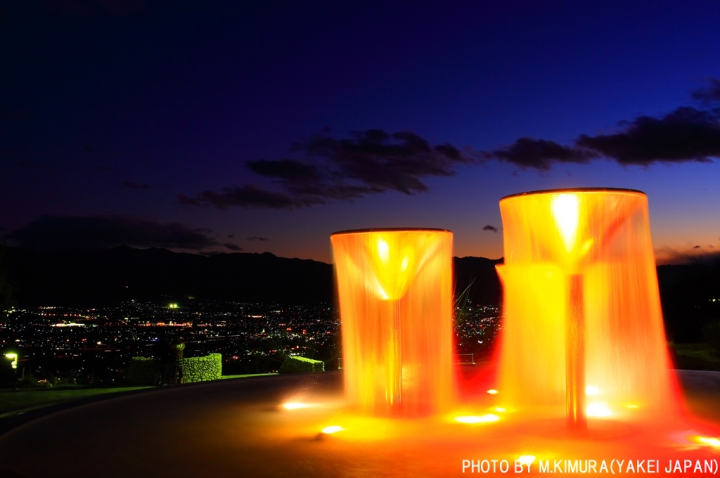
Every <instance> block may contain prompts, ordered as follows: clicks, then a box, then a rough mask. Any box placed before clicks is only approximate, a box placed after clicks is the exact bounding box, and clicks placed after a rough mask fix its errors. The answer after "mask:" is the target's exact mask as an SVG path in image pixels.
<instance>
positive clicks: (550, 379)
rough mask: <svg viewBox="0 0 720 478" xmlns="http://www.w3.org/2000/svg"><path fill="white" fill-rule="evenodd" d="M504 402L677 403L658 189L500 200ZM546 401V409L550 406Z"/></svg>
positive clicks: (597, 407) (596, 407) (553, 406)
mask: <svg viewBox="0 0 720 478" xmlns="http://www.w3.org/2000/svg"><path fill="white" fill-rule="evenodd" d="M500 210H501V213H502V221H503V229H504V248H505V264H504V265H502V266H498V267H497V270H498V273H499V274H500V277H501V280H502V283H503V286H504V294H505V295H504V311H505V321H504V326H503V335H502V349H501V353H500V389H501V392H502V394H503V400H504V401H505V402H506V403H507V404H509V405H512V406H514V407H516V408H517V409H518V410H532V414H534V416H548V417H549V416H562V413H563V410H564V411H565V415H566V416H567V420H568V424H569V425H570V427H572V428H578V429H583V428H585V427H586V417H587V416H590V417H593V416H596V417H612V418H613V419H618V420H625V419H631V420H635V419H638V420H639V419H642V418H643V417H650V416H651V415H654V416H657V413H658V412H675V411H676V410H677V403H678V400H677V396H676V393H675V392H674V390H675V387H674V383H673V379H672V376H671V374H670V363H669V360H668V354H667V346H666V341H665V335H664V329H663V323H662V314H661V308H660V299H659V294H658V285H657V276H656V271H655V261H654V256H653V249H652V244H651V240H650V226H649V216H648V203H647V197H646V196H645V194H644V193H641V192H639V191H633V190H611V189H577V190H568V191H539V192H533V193H525V194H518V195H514V196H509V197H506V198H504V199H502V200H501V201H500ZM541 410H544V411H541Z"/></svg>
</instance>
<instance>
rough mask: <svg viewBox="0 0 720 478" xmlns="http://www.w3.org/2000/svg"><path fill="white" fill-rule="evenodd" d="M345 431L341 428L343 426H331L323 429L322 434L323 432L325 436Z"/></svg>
mask: <svg viewBox="0 0 720 478" xmlns="http://www.w3.org/2000/svg"><path fill="white" fill-rule="evenodd" d="M343 430H345V429H344V428H343V427H341V426H338V425H331V426H329V427H325V428H323V429H322V432H323V433H324V434H326V435H332V434H333V433H337V432H340V431H343Z"/></svg>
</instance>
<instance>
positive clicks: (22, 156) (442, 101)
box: [0, 0, 720, 262]
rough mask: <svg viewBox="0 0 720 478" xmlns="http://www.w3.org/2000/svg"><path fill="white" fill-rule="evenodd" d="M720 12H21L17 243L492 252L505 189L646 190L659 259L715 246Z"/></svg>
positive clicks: (13, 47)
mask: <svg viewBox="0 0 720 478" xmlns="http://www.w3.org/2000/svg"><path fill="white" fill-rule="evenodd" d="M719 18H720V3H718V2H716V1H688V2H665V1H657V0H648V1H627V0H625V1H587V2H577V1H527V2H522V1H517V2H498V1H487V2H483V1H467V2H441V1H437V2H433V1H422V2H418V1H382V2H381V1H325V2H310V1H243V2H236V1H226V2H220V1H218V2H172V1H157V2H151V1H141V0H136V1H124V2H121V1H119V0H85V1H81V0H64V1H49V0H48V1H23V2H5V3H3V5H2V6H0V64H1V65H2V66H1V67H0V205H1V207H0V227H2V228H3V229H2V230H1V231H0V233H3V234H5V235H6V240H7V241H8V243H10V244H15V245H25V246H28V247H37V248H48V247H71V246H81V247H100V246H111V245H116V244H120V243H126V244H129V245H132V246H135V247H150V246H157V247H169V248H171V249H174V250H183V251H189V252H199V251H201V252H211V251H224V252H232V251H236V250H243V251H246V252H262V251H270V252H273V253H275V254H277V255H280V256H287V257H300V258H312V259H318V260H324V261H328V262H329V261H330V260H331V256H330V246H329V235H330V234H331V233H332V232H334V231H337V230H344V229H355V228H367V227H396V226H413V227H436V228H446V229H450V230H452V231H453V232H454V234H455V254H456V255H459V256H466V255H476V256H486V257H492V258H496V257H500V256H501V255H502V232H501V230H500V229H501V222H500V214H499V210H498V200H499V199H500V198H502V197H503V196H506V195H509V194H513V193H517V192H522V191H527V190H537V189H549V188H560V187H588V186H603V187H627V188H633V189H640V190H643V191H645V192H646V193H647V194H648V196H649V200H650V206H651V225H652V232H653V242H654V246H655V248H656V252H657V253H658V257H659V259H660V261H661V262H663V261H666V260H668V258H669V257H675V256H677V255H678V254H679V255H683V254H700V253H713V252H715V251H717V250H719V249H720V187H718V186H719V185H720V163H719V162H718V160H717V159H716V158H718V157H720V120H719V116H720V115H719V114H718V111H719V110H718V107H720V81H719V80H718V79H720V29H719V28H718V27H717V25H718V24H717V21H718V19H719ZM397 133H399V134H397ZM518 140H520V141H518ZM487 226H491V227H487ZM492 228H496V229H498V230H500V231H499V232H494V231H493V230H492ZM696 246H700V247H696Z"/></svg>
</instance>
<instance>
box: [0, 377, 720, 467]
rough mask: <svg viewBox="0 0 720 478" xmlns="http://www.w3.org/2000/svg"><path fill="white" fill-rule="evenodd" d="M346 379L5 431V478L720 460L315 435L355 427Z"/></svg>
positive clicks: (467, 434) (374, 428) (163, 397)
mask: <svg viewBox="0 0 720 478" xmlns="http://www.w3.org/2000/svg"><path fill="white" fill-rule="evenodd" d="M680 375H681V377H683V381H684V382H687V383H688V387H690V388H692V387H695V389H697V390H700V391H703V390H705V391H708V390H709V391H710V392H712V393H715V389H714V388H713V387H715V386H716V385H717V386H718V389H717V390H720V374H717V375H716V376H710V377H708V375H698V374H693V373H690V374H687V375H686V374H684V373H682V372H681V373H680ZM341 380H342V375H341V374H340V373H336V372H334V373H324V374H303V375H292V376H282V377H261V378H250V379H241V380H226V381H219V382H210V383H204V384H193V385H187V386H180V387H176V388H163V389H155V390H154V391H151V392H147V393H141V394H134V395H127V396H124V397H120V398H116V399H113V400H104V401H101V402H95V403H87V404H84V405H81V406H78V407H74V408H70V409H65V410H61V411H57V412H56V413H52V414H49V415H46V416H43V417H39V418H37V419H34V420H32V421H29V422H27V423H25V424H23V425H20V426H18V427H16V428H13V429H12V430H9V431H7V432H6V433H4V434H2V435H0V476H2V477H3V478H16V477H21V478H39V477H58V478H70V477H72V478H82V477H109V478H114V477H172V478H183V477H221V478H222V477H233V478H240V477H263V476H273V477H276V476H292V477H303V476H307V477H312V478H322V477H333V478H334V477H338V476H345V477H361V476H368V477H375V476H398V477H399V476H460V475H461V474H462V473H461V470H462V468H461V467H462V463H463V460H464V459H504V458H507V459H510V458H512V457H513V456H514V455H518V456H519V454H522V453H523V452H524V451H526V450H547V449H554V450H556V451H557V450H560V451H559V452H557V453H556V455H557V456H561V455H562V456H563V457H564V456H565V455H566V456H567V457H572V456H578V454H581V453H583V452H586V450H587V449H588V446H590V445H591V446H592V449H593V450H594V451H593V453H595V456H600V457H608V458H612V457H613V456H614V455H613V454H617V455H618V456H620V455H623V456H626V455H627V454H628V450H629V449H635V447H637V444H638V443H648V445H647V446H645V447H644V448H643V449H642V450H641V451H638V452H637V453H643V454H645V453H647V454H649V455H648V456H647V457H645V459H649V458H653V457H654V456H655V455H653V453H655V454H656V455H657V452H658V450H660V451H661V455H660V456H659V457H658V458H663V459H665V458H667V457H668V456H670V457H680V455H677V453H681V454H682V457H683V458H684V457H690V456H692V457H696V456H706V454H707V453H712V456H714V457H715V458H718V455H720V452H718V451H717V450H710V451H707V452H706V451H703V450H700V451H697V450H696V451H689V452H685V451H682V452H680V451H672V453H675V454H671V455H668V453H670V452H668V451H667V450H666V449H665V448H659V447H658V446H656V445H655V444H652V443H654V442H653V440H655V435H657V433H655V430H650V431H643V430H632V431H629V432H627V436H625V435H623V436H622V437H620V438H618V439H617V440H605V441H591V442H589V441H588V440H585V441H583V440H576V439H574V438H573V439H572V440H569V439H566V438H567V437H559V438H558V437H553V438H552V439H551V440H549V439H548V437H547V436H540V434H539V433H535V429H536V428H537V429H540V428H541V427H540V426H539V425H538V426H537V427H536V426H535V425H532V426H529V427H528V426H526V427H525V428H524V429H523V430H520V429H519V428H518V426H517V424H515V425H511V424H510V425H505V424H503V423H502V422H500V423H499V424H495V425H491V426H486V425H481V426H477V427H467V426H463V425H458V424H454V425H445V424H442V425H438V424H431V423H430V422H428V421H423V420H419V421H412V420H409V421H393V424H392V425H391V426H388V424H387V422H388V421H385V422H383V421H381V420H371V419H368V420H364V419H363V420H362V421H361V422H357V421H356V422H355V423H356V424H358V423H362V424H363V426H364V427H365V428H364V431H363V433H362V434H359V435H358V434H356V435H346V436H348V437H351V438H349V439H345V437H343V438H342V439H341V435H340V434H338V435H337V437H336V436H335V435H329V436H325V435H320V434H318V432H319V430H320V429H321V428H322V427H323V426H326V425H332V424H337V423H350V422H349V421H348V420H350V418H348V416H346V415H344V412H343V411H342V410H343V409H342V404H341V403H340V402H339V401H338V397H339V396H340V390H341V387H342V384H341ZM294 400H299V401H303V402H305V403H309V404H314V403H318V404H322V406H319V407H317V408H313V407H310V408H307V409H303V410H298V411H295V412H293V411H286V410H283V409H281V408H280V407H279V406H280V405H281V404H282V403H284V402H286V401H294ZM716 403H717V402H716ZM715 408H716V409H720V407H715ZM356 420H357V419H356ZM395 423H397V424H399V425H395ZM553 426H554V425H553ZM692 426H693V427H695V428H697V427H696V425H695V424H693V425H692ZM383 427H384V428H383ZM686 428H687V427H686ZM518 430H520V431H518ZM528 430H529V431H530V433H528ZM623 433H625V432H623ZM536 435H537V436H536ZM378 437H383V438H378ZM651 442H652V443H651ZM687 453H695V454H694V455H687ZM698 453H700V455H698ZM703 453H705V455H704V454H703ZM486 476H487V475H486Z"/></svg>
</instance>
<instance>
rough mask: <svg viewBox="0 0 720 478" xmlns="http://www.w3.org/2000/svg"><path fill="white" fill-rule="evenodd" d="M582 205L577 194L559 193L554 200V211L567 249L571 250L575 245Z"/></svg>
mask: <svg viewBox="0 0 720 478" xmlns="http://www.w3.org/2000/svg"><path fill="white" fill-rule="evenodd" d="M579 211H580V206H579V201H578V197H577V195H575V194H559V195H557V196H556V197H555V198H554V199H553V201H552V212H553V216H555V222H556V223H557V225H558V228H559V229H560V235H561V236H562V240H563V243H564V244H565V249H566V250H567V251H568V252H571V251H572V250H573V248H574V247H575V239H576V236H577V228H578V221H579V218H580V214H579Z"/></svg>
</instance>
